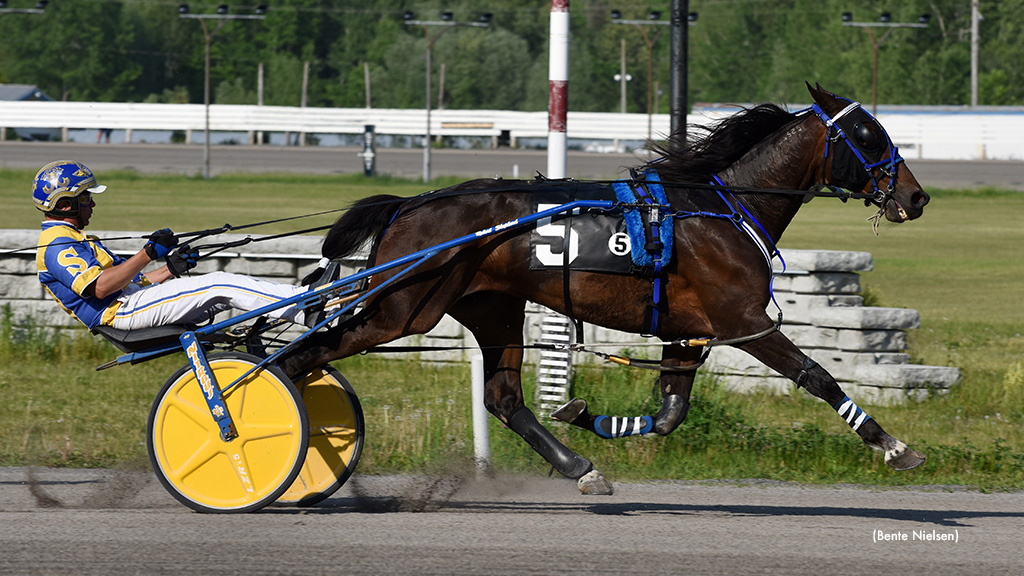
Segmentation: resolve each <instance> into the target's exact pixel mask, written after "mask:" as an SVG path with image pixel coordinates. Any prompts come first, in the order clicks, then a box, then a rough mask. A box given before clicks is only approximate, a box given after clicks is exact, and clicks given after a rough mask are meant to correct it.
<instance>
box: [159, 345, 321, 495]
mask: <svg viewBox="0 0 1024 576" xmlns="http://www.w3.org/2000/svg"><path fill="white" fill-rule="evenodd" d="M207 359H208V361H209V363H210V370H211V371H212V372H213V376H214V380H215V382H216V383H217V385H218V386H220V387H221V389H223V388H224V387H225V386H227V385H229V384H231V383H232V382H234V381H235V380H237V379H238V378H239V377H241V376H242V374H244V373H245V372H247V371H248V370H250V369H251V368H252V367H253V366H255V365H257V364H258V363H259V361H260V360H259V358H257V357H255V356H251V355H249V354H242V353H240V352H224V353H215V354H210V355H209V356H208V357H207ZM224 404H225V405H226V407H227V410H228V413H229V414H231V418H232V420H233V421H234V425H235V429H236V430H237V432H238V437H237V438H235V439H234V440H232V441H230V442H224V441H223V440H221V437H220V429H219V428H218V426H217V424H216V422H215V421H214V420H213V417H212V416H211V415H210V410H209V409H208V407H207V405H206V399H205V397H204V396H203V393H202V390H201V387H200V385H199V383H197V382H196V378H195V375H194V374H193V373H192V370H191V367H190V366H188V365H186V366H185V367H183V368H181V369H180V370H178V371H177V372H176V373H175V374H174V375H173V376H171V378H170V379H169V380H168V381H167V383H166V384H164V387H163V389H162V390H161V391H160V393H159V394H158V395H157V397H156V400H154V401H153V408H152V410H150V413H149V423H148V425H147V433H146V436H147V443H148V447H149V460H150V463H151V464H152V465H153V471H154V472H156V475H157V478H159V479H160V483H161V484H163V486H164V488H166V489H167V491H168V492H170V493H171V495H172V496H174V497H175V498H176V499H178V501H180V502H181V503H183V504H185V505H186V506H188V507H189V508H192V509H193V510H197V511H199V512H219V513H236V512H252V511H254V510H258V509H260V508H262V507H264V506H266V505H267V504H270V503H271V502H274V501H275V500H277V498H278V497H280V496H281V494H282V493H284V491H285V490H287V489H288V487H289V486H290V485H291V484H292V482H294V481H295V477H296V476H297V475H298V473H299V469H300V467H301V466H302V461H303V458H304V457H305V455H306V450H307V447H308V444H309V426H308V422H307V419H306V409H305V407H304V406H303V404H302V399H301V397H300V396H299V394H298V391H296V389H295V386H293V385H292V383H291V381H289V379H288V378H287V377H286V376H285V375H284V373H283V372H281V370H280V369H278V368H277V367H273V366H270V367H265V368H263V369H261V370H257V371H255V372H253V373H252V374H250V375H249V376H247V377H246V379H245V380H243V381H242V382H240V383H238V384H237V385H235V386H234V387H232V388H231V389H230V390H228V391H227V392H225V393H224Z"/></svg>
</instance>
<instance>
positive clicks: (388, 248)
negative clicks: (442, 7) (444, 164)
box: [281, 85, 929, 493]
mask: <svg viewBox="0 0 1024 576" xmlns="http://www.w3.org/2000/svg"><path fill="white" fill-rule="evenodd" d="M808 90H809V91H810V93H811V96H812V97H813V99H814V102H815V106H814V107H813V108H812V109H809V110H807V111H802V112H800V113H790V112H788V111H785V110H783V109H782V108H780V107H777V106H774V105H770V104H764V105H759V106H756V107H754V108H750V109H747V110H745V111H742V112H740V113H738V114H736V115H734V116H731V117H729V118H727V119H726V120H724V121H722V122H721V123H719V124H718V125H717V126H716V127H714V128H712V129H707V130H706V133H705V134H704V136H703V137H701V138H698V139H697V140H696V141H691V142H690V144H689V145H688V146H686V147H683V146H678V143H677V145H676V146H674V147H673V146H671V145H669V146H666V147H664V148H659V149H658V151H659V152H660V153H661V154H662V158H661V159H659V160H658V161H655V162H653V163H651V164H649V165H648V167H649V168H655V169H656V170H657V173H658V174H659V175H660V178H661V181H662V183H663V184H664V187H665V190H666V195H667V199H668V203H669V204H670V205H671V210H673V211H676V212H674V214H676V215H678V214H680V213H682V212H686V213H689V214H718V215H721V214H723V213H726V214H732V217H729V218H723V217H699V216H698V217H687V218H682V217H677V218H676V219H675V221H674V236H673V241H674V246H673V254H672V258H671V260H669V261H668V262H667V263H666V265H665V267H664V269H663V270H662V271H661V302H660V309H659V321H658V324H657V328H656V332H657V334H656V335H657V336H658V337H659V338H661V339H662V340H663V341H666V342H676V341H678V340H680V339H685V338H699V337H704V338H706V337H712V338H714V339H717V340H720V341H721V340H732V339H739V340H745V341H742V342H740V343H737V344H735V346H736V347H738V348H740V349H742V350H744V351H746V352H748V353H749V354H751V355H752V356H754V357H755V358H757V359H758V360H759V361H761V362H763V363H764V364H765V365H767V366H769V367H771V368H772V369H774V370H775V371H777V372H778V373H780V374H782V375H784V376H786V377H787V378H789V379H791V380H793V381H794V382H795V383H796V385H797V386H798V387H801V388H804V389H806V390H807V391H808V392H810V393H811V394H813V395H814V396H817V397H818V398H821V399H822V400H824V401H825V402H827V403H828V404H829V405H830V406H832V407H833V409H835V410H836V411H837V412H838V414H839V415H840V416H841V417H843V418H844V419H845V420H846V421H847V423H849V425H850V426H851V428H853V429H854V430H855V431H856V433H857V434H858V435H859V436H860V437H861V438H862V439H863V441H864V442H865V443H866V444H868V445H869V446H870V447H872V448H874V449H878V450H881V451H883V452H884V453H885V461H886V462H887V463H888V464H889V465H890V466H892V467H893V468H895V469H898V470H905V469H909V468H913V467H915V466H918V465H920V464H921V463H923V462H924V457H923V456H922V455H921V454H919V453H917V452H915V451H913V450H911V449H909V448H908V447H907V446H906V445H905V444H904V443H903V442H900V441H898V440H896V439H895V438H893V437H892V436H890V435H889V434H888V433H886V432H885V431H884V430H883V429H882V427H881V426H880V425H879V424H878V423H877V422H876V421H875V420H873V419H871V418H869V417H868V416H867V415H866V414H865V413H864V412H863V410H861V409H860V408H859V407H858V406H857V405H856V404H854V403H853V402H852V401H851V400H850V399H849V398H848V397H847V396H846V394H845V393H844V392H843V390H842V389H841V388H840V386H839V385H838V384H837V383H836V381H835V379H834V378H833V377H832V376H831V375H830V374H829V373H828V372H827V371H826V370H825V369H824V368H822V367H821V366H819V365H818V364H817V363H815V362H814V361H813V360H811V359H810V358H809V357H808V356H807V355H805V354H804V353H803V352H801V351H800V349H798V348H797V347H796V346H795V345H794V344H793V343H792V342H791V341H790V340H789V339H788V338H787V337H786V336H785V335H783V334H782V333H781V332H779V331H777V330H773V329H772V328H773V327H774V326H776V324H775V321H774V319H773V318H772V317H770V316H769V315H768V314H767V313H766V307H767V305H768V303H769V299H770V282H771V276H772V275H771V269H770V262H769V266H766V265H765V256H766V252H765V251H764V250H763V249H764V248H765V247H767V250H768V252H770V251H771V250H773V249H774V246H775V244H776V243H777V242H778V241H779V239H780V238H781V236H782V233H783V232H784V231H785V229H786V226H788V225H789V223H790V221H791V220H792V219H793V217H794V216H795V215H796V213H797V211H798V209H799V208H800V206H801V205H802V203H803V202H804V201H806V199H807V198H806V197H805V194H802V193H790V194H772V193H766V192H765V191H764V190H760V191H755V190H752V189H773V190H787V191H790V192H793V191H802V192H806V193H813V192H816V191H820V190H822V189H825V188H827V189H830V190H838V189H845V190H848V191H850V192H854V193H862V194H865V195H869V196H867V197H868V198H869V200H868V202H872V203H874V205H875V206H877V207H878V209H879V216H884V217H885V218H886V219H887V220H889V221H891V222H895V223H899V222H904V221H907V220H913V219H915V218H918V217H919V216H921V214H922V212H923V208H924V206H925V205H926V204H927V203H928V200H929V197H928V195H927V194H926V193H925V192H924V191H923V190H922V189H921V186H920V185H919V184H918V182H917V180H916V179H915V178H914V175H913V174H912V173H911V172H910V170H909V169H908V168H907V166H906V164H904V163H903V162H902V158H900V157H899V155H898V152H897V150H896V148H895V146H893V144H892V141H891V140H890V138H889V137H888V135H887V134H886V132H885V131H884V129H883V128H882V127H881V126H880V125H879V124H878V122H877V121H875V120H874V118H872V117H871V116H870V115H869V114H867V112H865V111H863V110H862V109H861V108H860V107H859V105H856V104H855V103H852V102H851V101H849V100H847V99H844V98H840V97H838V96H836V95H834V94H831V93H829V92H827V91H825V90H823V89H821V87H820V86H817V87H811V86H810V85H808ZM686 183H691V185H690V186H687V185H686ZM695 183H700V184H704V185H705V186H697V185H696V184H695ZM708 183H718V184H719V185H722V186H725V187H729V188H730V189H731V190H733V191H729V192H724V191H723V190H722V189H721V188H719V189H717V190H716V189H712V188H709V187H707V186H706V184H708ZM576 184H578V183H574V182H572V181H544V180H539V181H506V180H475V181H470V182H465V183H462V184H459V185H456V186H454V187H452V188H448V189H445V190H441V191H435V192H431V193H427V194H423V195H420V196H417V197H414V198H408V199H402V198H397V197H394V196H375V197H372V198H367V199H364V200H362V201H360V202H358V203H356V204H355V205H354V206H353V207H352V208H351V209H350V210H349V211H348V212H346V213H345V214H344V215H343V216H342V217H341V218H339V220H338V221H337V222H336V223H335V225H334V226H333V228H332V229H331V231H330V232H329V233H328V235H327V236H326V238H325V240H324V244H323V254H324V256H325V257H328V258H339V257H342V256H345V255H348V254H351V253H353V252H355V251H356V250H357V249H359V248H360V247H361V246H362V245H364V244H365V243H366V242H367V241H370V242H371V246H372V248H371V255H370V264H371V265H372V264H373V263H378V264H379V263H382V262H387V261H390V260H393V259H396V258H399V257H402V256H404V255H407V254H410V253H412V252H414V251H417V250H421V249H424V248H430V247H432V246H436V245H438V244H440V243H441V242H442V241H445V240H448V239H450V238H455V237H458V236H461V235H465V234H472V233H473V232H475V231H478V230H484V229H487V228H489V227H491V226H495V225H496V224H499V223H503V222H507V221H511V220H514V219H516V218H520V217H522V216H524V215H527V214H532V213H534V212H535V211H536V203H535V202H534V203H531V197H532V196H534V194H533V193H534V192H541V191H545V190H549V189H550V188H551V187H552V186H555V185H557V186H561V187H563V188H564V187H565V186H567V185H568V186H575V185H576ZM738 221H743V222H744V223H749V224H750V226H749V227H750V228H751V230H756V232H744V231H743V229H742V227H741V226H739V225H738ZM755 224H757V225H756V226H755ZM529 236H530V234H529V233H524V231H523V230H522V229H509V230H507V231H503V232H501V233H498V234H494V235H491V236H487V237H483V238H481V239H480V240H479V241H474V242H472V243H469V244H466V245H463V246H459V247H456V248H452V249H450V250H447V251H444V252H441V253H440V254H438V255H437V256H436V257H434V258H433V259H432V260H430V261H429V262H427V263H426V264H424V265H423V266H421V267H420V268H417V269H416V270H415V271H413V272H411V273H410V274H409V275H408V276H406V277H403V278H401V279H399V280H397V281H396V282H395V283H394V284H392V285H390V286H387V287H386V288H385V289H383V290H382V291H381V292H380V293H378V294H377V295H375V296H374V297H372V298H371V299H369V300H368V301H367V302H366V303H365V305H364V306H363V308H362V309H361V310H360V311H359V312H358V313H356V314H355V315H354V316H351V317H349V318H347V319H345V320H343V321H342V322H340V324H339V325H338V326H337V327H335V328H332V329H329V330H327V331H322V332H318V333H315V334H313V336H312V337H311V338H309V339H308V340H307V341H306V343H305V344H304V345H302V346H299V347H298V348H297V349H296V350H295V351H293V352H292V353H290V354H288V355H286V356H285V357H284V358H283V359H282V361H281V367H282V368H283V369H284V370H285V372H286V373H288V374H289V376H293V377H295V376H299V375H302V374H305V373H306V372H307V371H309V370H310V369H311V367H314V366H319V365H322V364H323V363H326V362H328V361H330V360H335V359H338V358H343V357H346V356H351V355H353V354H357V353H359V352H362V351H364V350H366V349H368V348H370V347H373V346H376V345H379V344H382V343H387V342H390V341H393V340H395V339H397V338H400V337H403V336H406V335H410V334H422V333H425V332H427V331H429V330H430V329H432V328H433V327H434V326H435V325H436V324H437V323H438V322H439V321H440V320H441V318H442V316H443V315H444V314H446V313H447V314H450V315H451V316H452V317H454V318H455V319H456V320H458V321H459V322H460V323H462V324H463V325H464V326H466V327H467V328H468V329H469V330H471V331H472V332H473V334H474V335H475V336H476V339H477V342H478V343H479V344H480V346H481V348H482V352H483V356H484V371H485V378H486V387H485V398H484V401H485V404H486V406H487V409H488V410H489V411H490V412H491V413H492V414H493V415H494V416H496V417H497V418H498V419H500V420H501V421H502V422H503V423H505V424H506V425H508V427H510V428H512V429H513V430H514V431H515V432H516V433H518V434H519V435H520V436H522V437H523V438H524V439H525V440H526V441H527V442H528V443H529V444H530V445H531V446H532V447H533V448H534V450H535V451H537V452H538V453H539V454H540V455H541V456H543V457H544V459H545V460H547V461H548V462H549V463H551V464H552V465H553V466H554V467H555V469H557V470H558V471H559V472H560V473H561V474H563V475H564V476H566V477H568V478H572V479H578V481H579V482H578V485H579V488H580V490H581V491H582V492H584V493H610V492H611V486H610V485H609V484H608V483H607V482H606V481H605V479H604V478H603V477H602V476H601V474H600V473H599V472H598V471H596V470H595V469H594V467H593V464H592V463H591V462H590V461H589V460H587V459H586V458H583V457H582V456H580V455H578V454H576V453H575V452H573V451H572V450H570V449H569V448H567V447H566V446H564V445H563V444H562V443H561V442H559V441H558V440H557V439H556V438H555V437H554V436H553V435H552V434H551V433H550V432H549V431H548V430H547V429H546V428H544V427H543V426H542V425H541V424H540V423H539V422H538V421H537V419H536V418H535V416H534V414H533V413H532V412H531V411H530V409H529V408H527V407H526V406H525V405H524V401H523V392H522V388H521V385H520V369H521V364H522V361H523V348H522V347H523V323H524V318H525V316H524V307H525V305H526V302H527V301H531V302H536V303H539V304H541V305H543V306H546V307H548V308H550V309H552V310H556V311H558V312H561V313H565V314H568V315H570V316H571V317H572V318H575V319H579V320H583V321H586V322H590V323H593V324H596V325H600V326H604V327H607V328H612V329H616V330H622V331H626V332H632V333H643V332H645V331H647V330H649V328H650V324H649V323H648V322H646V321H645V314H647V313H648V312H649V311H648V304H649V300H650V299H651V295H652V280H651V279H650V278H649V277H642V276H638V275H628V274H626V275H621V274H618V275H616V274H607V273H599V272H587V271H576V270H573V271H571V272H567V271H565V270H562V269H540V270H538V269H534V268H531V266H530V265H529V263H530V255H531V247H530V243H529ZM755 236H756V237H755ZM758 243H760V246H758ZM394 274H395V271H393V270H392V271H386V272H383V273H381V274H378V275H374V277H373V278H372V279H371V282H370V287H371V288H372V287H373V286H375V285H379V284H380V283H381V282H382V281H383V280H384V279H386V278H388V277H391V276H393V275H394ZM566 281H568V285H566ZM752 334H753V335H757V334H760V335H761V336H760V337H757V338H754V339H745V338H744V337H748V336H750V335H752ZM700 361H701V348H700V347H699V346H683V345H678V344H675V345H668V346H665V347H664V348H663V353H662V361H661V365H662V367H663V368H667V369H670V370H671V369H676V371H666V372H664V373H663V375H662V378H661V380H660V388H661V392H662V407H661V410H660V411H659V412H658V414H657V415H656V416H655V417H654V418H653V424H654V425H653V428H654V431H656V432H657V433H658V434H661V435H666V434H669V433H670V432H672V431H673V430H674V429H675V428H676V427H677V426H679V424H680V423H681V422H682V421H683V419H684V418H685V417H686V413H687V410H688V409H689V398H690V392H691V388H692V386H693V381H694V374H695V370H681V369H682V368H686V367H696V366H697V365H699V363H700Z"/></svg>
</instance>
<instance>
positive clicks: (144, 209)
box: [0, 169, 459, 234]
mask: <svg viewBox="0 0 1024 576" xmlns="http://www.w3.org/2000/svg"><path fill="white" fill-rule="evenodd" d="M34 176H35V173H34V172H32V171H28V170H10V169H0V200H2V201H3V202H4V206H5V209H4V210H3V211H0V228H35V227H37V226H38V225H39V221H40V220H41V217H40V213H39V211H38V210H36V209H35V207H34V206H33V205H32V203H31V200H30V194H31V190H32V179H33V177H34ZM97 178H98V180H99V182H100V183H101V184H104V185H106V186H107V191H106V192H104V193H103V194H102V195H99V196H96V209H95V212H94V216H93V218H92V222H91V223H90V224H89V228H90V229H92V230H132V231H147V230H153V229H157V228H165V227H169V228H171V229H172V230H175V231H180V232H184V231H191V230H205V229H207V228H217V227H220V226H222V225H224V223H230V224H232V225H233V226H240V225H243V224H250V223H254V222H262V221H265V220H274V219H279V218H287V217H292V216H302V215H305V214H313V213H317V212H325V211H333V210H341V209H344V208H345V207H347V206H348V205H349V204H351V203H352V202H354V201H355V200H358V199H360V198H365V197H367V196H370V195H373V194H380V193H389V194H396V195H399V196H412V195H415V194H419V193H421V192H425V191H427V190H429V189H431V188H442V187H444V186H448V185H451V184H455V183H457V182H459V180H458V179H455V178H439V179H436V180H433V181H431V182H430V184H429V185H427V184H423V183H420V182H413V181H409V180H402V179H399V178H393V177H387V176H380V177H376V178H367V177H365V176H363V175H362V174H346V175H340V176H309V177H302V176H296V175H293V174H288V175H282V174H276V175H275V174H260V175H245V174H237V175H225V176H218V177H216V178H213V179H210V180H205V179H203V178H199V177H197V178H187V177H182V176H169V175H141V174H137V173H134V172H129V171H116V172H104V173H102V174H97ZM339 215H340V213H338V212H334V213H331V214H324V215H321V216H314V217H310V218H303V219H301V220H297V221H296V220H293V221H288V222H280V223H275V224H269V225H267V226H262V227H259V228H254V229H250V230H246V233H255V234H277V233H282V232H290V231H293V230H297V229H302V228H313V227H317V226H322V225H326V224H330V223H332V222H334V220H335V219H336V218H337V217H338V216H339Z"/></svg>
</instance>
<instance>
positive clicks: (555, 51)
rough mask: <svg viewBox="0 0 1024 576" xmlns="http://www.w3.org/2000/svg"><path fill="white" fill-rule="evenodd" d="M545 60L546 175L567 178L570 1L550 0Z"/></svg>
mask: <svg viewBox="0 0 1024 576" xmlns="http://www.w3.org/2000/svg"><path fill="white" fill-rule="evenodd" d="M550 38H551V40H550V44H551V53H550V59H549V60H548V174H547V176H548V178H565V177H566V169H565V165H566V158H567V150H568V148H567V142H566V135H565V124H566V111H567V110H568V107H569V0H551V31H550Z"/></svg>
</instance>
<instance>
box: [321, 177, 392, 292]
mask: <svg viewBox="0 0 1024 576" xmlns="http://www.w3.org/2000/svg"><path fill="white" fill-rule="evenodd" d="M405 200H406V199H405V198H401V197H399V196H394V195H392V194H378V195H376V196H370V197H369V198H363V199H362V200H360V201H358V202H356V203H355V204H353V205H352V207H351V208H349V209H348V210H347V211H345V213H344V214H342V215H341V217H340V218H338V219H337V220H336V221H335V222H334V224H333V225H332V226H331V229H330V230H328V231H327V236H325V237H324V243H323V246H322V247H321V248H320V253H321V254H322V255H323V257H324V258H328V259H331V260H333V259H336V258H342V257H344V256H349V255H351V254H352V253H354V252H355V251H356V250H358V249H359V248H361V247H362V246H363V245H364V244H365V243H366V241H367V240H370V239H371V238H372V239H374V240H376V239H377V238H378V237H379V236H380V235H381V234H382V233H383V232H384V229H385V228H387V226H388V224H390V223H391V220H392V219H393V218H394V217H395V213H396V212H398V209H399V208H400V207H401V206H402V203H403V202H404V201H405ZM322 273H323V268H317V269H316V270H314V271H313V272H312V273H310V274H309V275H308V276H306V278H303V280H302V283H303V284H308V283H310V282H315V281H316V280H318V279H319V276H320V275H321V274H322Z"/></svg>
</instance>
